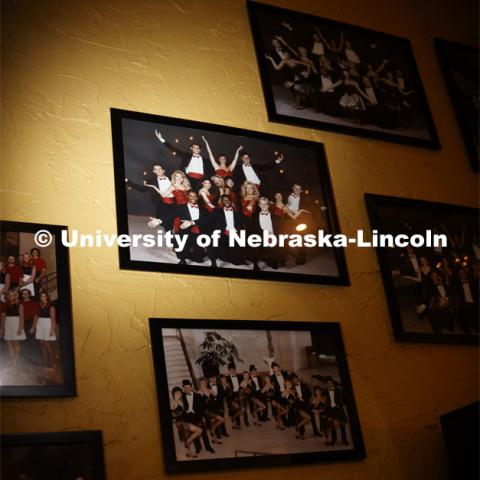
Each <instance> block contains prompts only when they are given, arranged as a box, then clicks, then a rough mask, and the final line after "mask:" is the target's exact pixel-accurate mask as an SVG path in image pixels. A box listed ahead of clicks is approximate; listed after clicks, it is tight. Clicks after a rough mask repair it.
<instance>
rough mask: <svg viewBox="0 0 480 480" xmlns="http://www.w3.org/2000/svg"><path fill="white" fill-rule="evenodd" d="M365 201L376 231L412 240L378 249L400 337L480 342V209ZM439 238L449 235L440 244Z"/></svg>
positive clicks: (373, 197) (405, 201)
mask: <svg viewBox="0 0 480 480" xmlns="http://www.w3.org/2000/svg"><path fill="white" fill-rule="evenodd" d="M365 200H366V204H367V210H368V214H369V217H370V224H371V226H372V229H374V230H377V232H378V233H379V234H387V235H406V236H407V237H408V238H409V239H410V240H409V241H406V242H404V243H405V246H404V247H403V245H402V247H403V248H399V247H396V246H394V245H389V246H388V247H390V248H388V247H382V248H377V256H378V261H379V264H380V270H381V273H382V278H383V284H384V288H385V294H386V297H387V302H388V306H389V310H390V316H391V321H392V325H393V331H394V334H395V337H396V338H397V339H398V340H412V341H421V342H443V343H470V344H478V342H479V335H478V329H479V272H480V268H479V267H480V243H479V232H478V215H479V210H478V209H476V208H470V207H461V206H457V205H448V204H443V203H435V202H427V201H423V200H411V199H406V198H398V197H387V196H382V195H373V194H368V193H367V194H365ZM428 232H431V234H429V233H428ZM420 235H422V236H424V237H425V236H426V237H425V238H426V239H427V240H428V238H429V237H430V235H431V239H432V241H430V242H428V241H424V242H422V241H420ZM434 236H442V237H443V238H442V241H439V242H438V244H437V245H436V246H435V243H434V242H433V238H434ZM439 238H440V237H439ZM422 243H423V245H422Z"/></svg>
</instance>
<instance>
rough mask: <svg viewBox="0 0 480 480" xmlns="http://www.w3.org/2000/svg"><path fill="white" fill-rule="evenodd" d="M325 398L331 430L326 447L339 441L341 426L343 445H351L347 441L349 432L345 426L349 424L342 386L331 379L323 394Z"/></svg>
mask: <svg viewBox="0 0 480 480" xmlns="http://www.w3.org/2000/svg"><path fill="white" fill-rule="evenodd" d="M323 396H324V397H325V399H326V400H327V417H328V421H329V423H330V428H331V439H330V441H329V442H325V445H335V443H336V441H337V428H338V427H339V426H340V434H341V436H342V443H343V444H344V445H349V443H348V440H347V431H346V429H345V424H346V423H347V416H346V415H345V410H344V405H345V402H344V399H343V394H342V390H341V389H340V386H339V385H338V384H337V385H336V384H335V382H334V381H333V379H332V378H331V377H330V378H329V379H328V380H327V388H326V390H325V391H324V392H323Z"/></svg>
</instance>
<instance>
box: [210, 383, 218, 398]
mask: <svg viewBox="0 0 480 480" xmlns="http://www.w3.org/2000/svg"><path fill="white" fill-rule="evenodd" d="M210 389H211V390H212V392H213V395H214V396H215V397H216V396H217V395H218V387H217V385H216V384H215V385H210Z"/></svg>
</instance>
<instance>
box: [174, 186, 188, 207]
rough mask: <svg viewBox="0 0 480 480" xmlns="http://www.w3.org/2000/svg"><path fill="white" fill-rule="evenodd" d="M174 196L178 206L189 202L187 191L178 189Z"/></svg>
mask: <svg viewBox="0 0 480 480" xmlns="http://www.w3.org/2000/svg"><path fill="white" fill-rule="evenodd" d="M172 193H173V196H174V197H175V201H176V202H177V205H185V204H186V203H187V202H188V199H187V191H186V190H181V189H179V188H177V189H176V190H172Z"/></svg>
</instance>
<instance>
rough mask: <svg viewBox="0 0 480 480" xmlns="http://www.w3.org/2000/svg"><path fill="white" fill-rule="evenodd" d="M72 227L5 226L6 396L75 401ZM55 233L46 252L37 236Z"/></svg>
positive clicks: (2, 387) (0, 333) (2, 370)
mask: <svg viewBox="0 0 480 480" xmlns="http://www.w3.org/2000/svg"><path fill="white" fill-rule="evenodd" d="M65 229H66V227H60V226H56V225H44V224H33V223H19V222H4V221H2V222H0V295H1V303H0V308H1V320H0V321H1V323H0V381H1V384H0V394H1V395H2V396H22V397H23V396H25V397H30V396H33V397H36V396H74V395H75V375H74V362H73V341H72V316H71V301H70V273H69V261H68V249H67V248H66V247H64V246H63V245H62V243H61V231H62V230H65ZM40 230H46V231H48V232H50V233H51V243H50V244H49V245H45V246H43V247H40V246H38V245H37V243H36V241H35V233H36V232H38V231H40Z"/></svg>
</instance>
